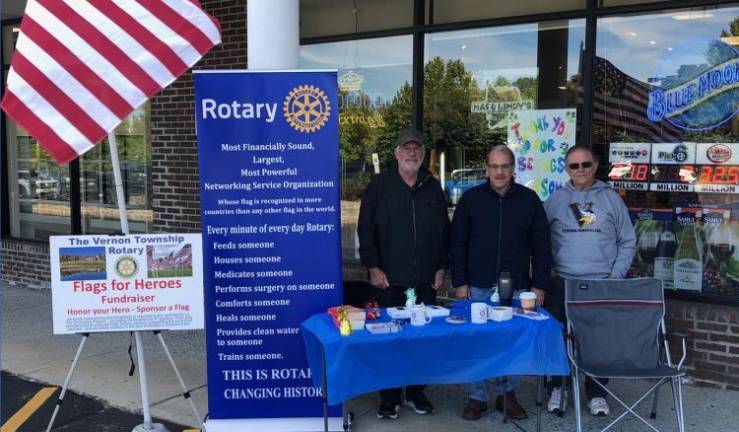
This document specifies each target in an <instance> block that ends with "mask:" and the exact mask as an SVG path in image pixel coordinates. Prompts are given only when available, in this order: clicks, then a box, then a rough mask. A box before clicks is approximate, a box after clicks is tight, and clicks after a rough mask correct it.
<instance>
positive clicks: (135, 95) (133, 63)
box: [2, 0, 221, 164]
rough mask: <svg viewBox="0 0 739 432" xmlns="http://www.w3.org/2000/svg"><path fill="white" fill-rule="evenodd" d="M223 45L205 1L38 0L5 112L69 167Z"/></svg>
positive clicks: (20, 45) (29, 11) (30, 7)
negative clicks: (156, 95) (135, 110)
mask: <svg viewBox="0 0 739 432" xmlns="http://www.w3.org/2000/svg"><path fill="white" fill-rule="evenodd" d="M220 41H221V35H220V29H219V24H218V22H217V21H216V20H215V19H213V18H212V17H211V16H209V15H207V14H206V13H205V12H204V11H203V10H202V9H201V7H200V4H199V2H198V1H197V0H85V1H82V0H28V3H27V5H26V11H25V15H24V17H23V21H22V22H21V26H20V34H19V35H18V41H17V43H16V47H15V54H14V56H13V60H12V62H11V65H10V72H9V74H8V84H7V89H6V92H5V95H4V97H3V101H2V108H3V110H4V111H5V112H6V113H7V114H8V115H9V116H10V117H11V118H12V119H13V120H15V121H16V123H18V124H19V125H20V126H21V127H23V128H24V129H26V131H28V133H29V134H30V135H31V136H32V137H34V138H35V139H36V140H37V141H38V142H39V144H41V146H42V147H44V148H45V149H46V151H47V152H48V153H49V154H50V155H51V156H52V157H53V158H54V159H56V160H57V162H59V163H60V164H66V163H67V162H69V161H70V160H73V159H75V158H77V157H78V156H80V155H82V154H83V153H85V152H86V151H88V150H89V149H91V148H92V147H93V146H94V145H95V144H97V143H98V142H100V141H101V140H102V139H103V138H105V136H106V135H107V134H108V132H111V131H113V129H115V127H116V126H117V125H118V124H120V122H121V121H122V120H123V119H124V118H125V117H126V116H128V115H129V114H130V113H131V112H132V111H133V110H134V109H136V108H137V107H138V106H140V105H141V104H143V103H144V102H146V100H147V99H148V98H149V97H151V96H153V95H155V94H156V93H158V92H159V91H160V90H162V89H163V88H164V87H166V86H167V85H169V84H170V83H172V82H173V81H174V80H175V79H177V77H178V76H180V75H181V74H183V73H184V72H185V71H187V69H189V68H190V67H191V66H192V65H194V64H195V63H196V62H197V61H198V60H200V58H202V56H203V55H205V53H206V52H208V51H209V50H210V49H211V48H212V47H213V46H214V45H217V44H218V43H220Z"/></svg>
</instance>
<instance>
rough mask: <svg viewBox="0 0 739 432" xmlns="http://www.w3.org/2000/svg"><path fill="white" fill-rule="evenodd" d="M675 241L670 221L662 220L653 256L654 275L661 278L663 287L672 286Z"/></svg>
mask: <svg viewBox="0 0 739 432" xmlns="http://www.w3.org/2000/svg"><path fill="white" fill-rule="evenodd" d="M675 249H677V242H676V240H675V233H674V232H673V231H672V222H664V226H663V229H662V233H661V234H660V236H659V242H658V243H657V252H656V254H655V256H654V277H655V278H656V279H661V280H662V286H663V287H664V288H674V284H673V271H674V270H673V267H674V266H673V264H674V262H675Z"/></svg>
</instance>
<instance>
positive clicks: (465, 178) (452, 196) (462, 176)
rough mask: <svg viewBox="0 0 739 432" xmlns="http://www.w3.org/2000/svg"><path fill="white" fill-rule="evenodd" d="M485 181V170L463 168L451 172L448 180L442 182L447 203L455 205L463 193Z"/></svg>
mask: <svg viewBox="0 0 739 432" xmlns="http://www.w3.org/2000/svg"><path fill="white" fill-rule="evenodd" d="M485 181H487V172H486V170H485V168H464V169H457V170H454V171H452V175H451V176H450V177H449V180H447V181H445V182H444V187H445V189H446V193H447V195H448V197H449V202H450V203H451V204H452V205H457V203H458V202H459V199H460V198H461V197H462V194H463V193H464V191H466V190H467V189H469V188H472V187H475V186H477V185H479V184H482V183H485Z"/></svg>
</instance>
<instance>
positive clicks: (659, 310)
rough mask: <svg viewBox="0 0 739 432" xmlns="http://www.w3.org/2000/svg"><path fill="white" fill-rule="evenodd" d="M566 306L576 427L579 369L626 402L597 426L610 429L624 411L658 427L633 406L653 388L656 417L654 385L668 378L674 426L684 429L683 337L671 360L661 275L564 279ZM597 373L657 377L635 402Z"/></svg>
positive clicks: (580, 425) (639, 377)
mask: <svg viewBox="0 0 739 432" xmlns="http://www.w3.org/2000/svg"><path fill="white" fill-rule="evenodd" d="M565 310H566V313H567V355H568V357H569V358H570V362H571V363H572V367H573V374H572V387H573V390H574V391H573V394H574V402H575V403H574V405H575V421H576V425H577V431H578V432H581V431H582V424H581V417H580V386H579V380H578V376H579V373H582V374H584V375H586V376H589V377H590V378H592V379H593V380H594V381H595V383H596V384H597V385H598V386H600V387H601V388H603V389H604V390H605V391H606V392H607V393H608V394H609V395H611V397H612V398H613V399H614V400H615V401H616V402H618V403H619V404H620V405H622V406H623V407H624V408H625V411H624V412H623V413H621V415H619V416H618V417H617V418H616V419H615V420H613V421H612V422H611V423H610V424H608V426H606V427H605V428H603V429H602V430H601V432H604V431H607V430H608V429H610V428H611V427H612V426H613V425H615V424H616V423H617V422H618V421H620V420H621V419H623V418H624V417H625V416H626V415H627V414H631V415H633V416H634V417H636V418H637V419H639V420H641V421H642V422H643V423H644V424H646V425H647V426H648V427H649V428H651V429H652V430H654V431H656V432H659V429H657V428H656V427H655V426H654V425H652V424H651V423H650V422H649V421H648V420H646V419H644V418H643V417H642V416H640V415H639V414H637V413H636V412H635V411H634V409H635V408H636V406H637V405H639V404H640V403H641V402H642V401H644V400H645V399H646V398H647V397H648V396H649V394H650V393H654V401H653V405H652V416H651V417H652V418H655V417H656V407H657V389H658V388H659V387H660V386H661V385H662V384H664V383H666V382H667V380H670V382H671V384H672V394H673V399H674V401H673V402H674V404H675V414H676V416H677V425H678V430H679V431H680V432H684V430H685V423H684V418H683V402H682V387H681V381H680V380H681V377H682V376H683V375H684V372H683V371H682V366H683V362H684V361H685V338H684V337H682V349H683V355H682V358H681V359H680V362H679V363H678V364H677V366H674V365H673V363H672V360H671V357H670V350H669V344H668V340H667V332H666V330H665V323H664V314H665V305H664V292H663V290H662V281H661V280H659V279H653V278H637V279H598V280H584V279H573V280H568V281H566V285H565ZM660 345H662V346H661V347H660ZM660 348H661V349H662V350H664V351H662V350H661V349H660ZM599 378H600V379H603V378H622V379H648V380H654V379H656V380H657V381H656V383H654V384H653V385H652V386H651V387H650V388H649V389H648V390H647V391H646V392H645V393H644V394H643V395H642V396H641V397H639V399H637V400H636V402H634V403H633V404H631V405H628V404H627V403H625V402H624V401H623V400H621V399H620V398H619V397H618V396H616V395H615V394H614V393H613V392H612V391H611V390H609V389H608V388H607V387H606V386H605V385H603V384H602V383H601V381H600V380H599Z"/></svg>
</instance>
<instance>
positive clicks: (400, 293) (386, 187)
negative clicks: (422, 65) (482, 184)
mask: <svg viewBox="0 0 739 432" xmlns="http://www.w3.org/2000/svg"><path fill="white" fill-rule="evenodd" d="M395 158H396V159H397V161H398V167H397V169H391V170H388V171H386V172H384V173H382V174H379V175H377V176H375V177H373V178H372V181H371V182H370V184H369V186H367V190H366V191H365V192H364V195H363V196H362V205H361V207H360V209H359V223H358V228H357V231H358V234H359V255H360V258H361V260H362V264H363V265H364V266H366V267H367V268H368V269H369V275H370V283H371V284H372V285H373V286H374V287H376V288H378V289H379V290H380V291H379V292H380V294H379V295H378V296H377V302H378V303H379V304H380V306H382V307H389V306H403V305H405V301H406V296H405V291H406V290H407V289H408V288H414V289H415V292H416V295H417V301H418V302H423V303H424V304H434V303H436V290H437V289H438V288H439V287H441V286H442V284H443V282H444V276H445V269H446V267H447V251H446V237H447V232H448V226H449V217H448V216H447V210H446V199H445V197H444V192H443V191H442V190H441V186H440V184H439V182H438V181H437V180H436V179H435V178H434V177H432V176H431V174H430V173H429V172H428V171H426V170H424V169H421V164H422V162H423V158H424V148H423V142H422V140H421V134H420V133H419V132H418V131H416V130H412V129H411V130H406V131H404V132H403V133H401V134H400V136H399V137H398V139H397V141H396V146H395ZM423 387H424V386H408V387H407V388H406V392H405V405H406V406H408V407H409V408H411V409H413V410H414V411H415V412H416V413H418V414H426V413H429V412H432V411H433V410H434V407H433V405H431V402H429V400H428V399H426V396H425V395H424V394H423ZM401 393H402V389H400V388H395V389H387V390H382V391H380V397H381V399H382V401H381V404H380V408H379V409H378V411H377V417H378V418H386V419H396V418H398V411H399V408H400V403H401Z"/></svg>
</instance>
